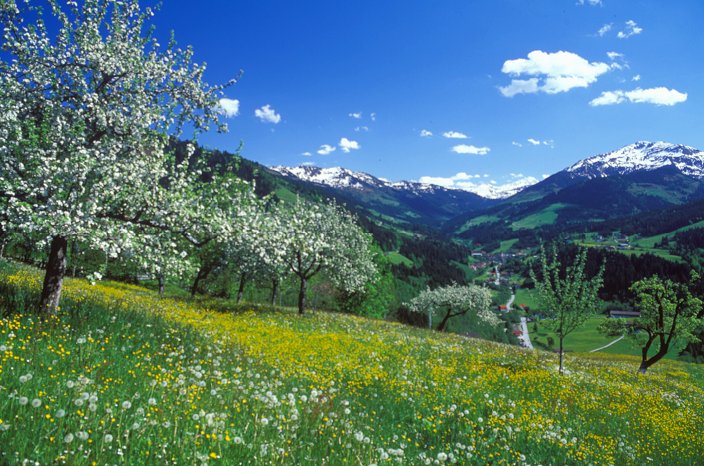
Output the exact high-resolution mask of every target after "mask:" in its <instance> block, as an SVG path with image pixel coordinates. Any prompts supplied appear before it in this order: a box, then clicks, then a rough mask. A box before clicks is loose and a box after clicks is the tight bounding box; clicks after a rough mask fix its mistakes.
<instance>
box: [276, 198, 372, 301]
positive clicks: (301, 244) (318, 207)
mask: <svg viewBox="0 0 704 466" xmlns="http://www.w3.org/2000/svg"><path fill="white" fill-rule="evenodd" d="M282 212H283V215H284V217H283V223H284V226H285V232H286V234H285V235H284V238H282V240H283V243H282V245H281V246H282V250H283V252H284V257H285V261H286V264H287V266H288V268H289V270H290V271H291V273H293V274H295V275H296V276H297V277H298V278H299V280H300V289H299V294H298V312H299V313H300V314H303V313H304V311H305V304H306V287H307V281H308V280H309V279H310V278H311V277H313V276H314V275H316V274H317V273H318V272H320V271H324V272H325V273H326V275H327V276H328V277H330V279H331V280H332V282H333V284H335V286H337V287H339V288H341V289H344V290H346V291H357V290H362V289H363V288H364V285H365V284H366V283H367V282H368V281H369V280H370V279H372V278H373V277H375V276H376V275H377V274H376V266H375V265H374V261H373V256H372V253H371V249H370V246H371V243H372V239H371V235H370V234H369V233H366V232H365V231H364V230H362V228H361V227H360V226H359V225H357V223H356V220H355V218H354V216H353V215H352V214H350V213H349V212H348V211H346V210H344V209H342V208H341V207H339V206H338V205H337V204H335V203H334V202H332V201H331V202H328V203H326V204H314V203H312V202H308V201H304V200H302V199H297V201H296V202H295V203H293V204H291V205H288V206H285V208H284V209H282Z"/></svg>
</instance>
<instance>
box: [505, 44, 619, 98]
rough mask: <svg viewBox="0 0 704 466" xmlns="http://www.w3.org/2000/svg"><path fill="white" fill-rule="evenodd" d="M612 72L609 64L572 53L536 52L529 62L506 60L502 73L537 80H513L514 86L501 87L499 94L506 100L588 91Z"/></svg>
mask: <svg viewBox="0 0 704 466" xmlns="http://www.w3.org/2000/svg"><path fill="white" fill-rule="evenodd" d="M610 69H611V67H610V66H609V65H608V64H606V63H602V62H589V61H588V60H585V59H584V58H582V57H580V56H579V55H577V54H576V53H572V52H565V51H562V50H561V51H559V52H555V53H549V52H543V51H542V50H533V51H532V52H530V53H529V54H528V58H527V59H526V58H517V59H515V60H506V61H505V62H504V64H503V66H502V67H501V72H502V73H505V74H508V75H509V76H512V77H516V78H519V77H521V76H523V75H527V76H535V77H533V78H530V79H512V80H511V84H509V85H508V86H505V87H500V88H499V91H500V92H501V93H502V94H503V95H504V96H506V97H512V96H514V95H516V94H531V93H535V92H545V93H546V94H557V93H559V92H567V91H569V90H570V89H573V88H575V87H588V86H589V85H590V84H592V83H594V82H596V80H597V78H598V77H599V76H600V75H602V74H604V73H606V72H607V71H609V70H610Z"/></svg>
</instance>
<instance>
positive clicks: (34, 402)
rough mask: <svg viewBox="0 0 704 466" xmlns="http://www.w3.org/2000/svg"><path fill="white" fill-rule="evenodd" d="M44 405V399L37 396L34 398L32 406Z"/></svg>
mask: <svg viewBox="0 0 704 466" xmlns="http://www.w3.org/2000/svg"><path fill="white" fill-rule="evenodd" d="M41 405H42V400H40V399H39V398H35V399H33V400H32V408H38V407H40V406H41Z"/></svg>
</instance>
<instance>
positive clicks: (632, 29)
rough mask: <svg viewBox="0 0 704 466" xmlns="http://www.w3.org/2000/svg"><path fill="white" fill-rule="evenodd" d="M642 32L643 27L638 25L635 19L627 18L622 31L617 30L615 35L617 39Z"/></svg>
mask: <svg viewBox="0 0 704 466" xmlns="http://www.w3.org/2000/svg"><path fill="white" fill-rule="evenodd" d="M641 32H643V28H642V27H639V26H638V25H637V24H636V22H635V21H633V20H632V19H629V20H628V21H626V27H625V29H624V30H623V31H618V34H616V37H618V38H619V39H628V38H629V37H632V36H636V35H638V34H640V33H641Z"/></svg>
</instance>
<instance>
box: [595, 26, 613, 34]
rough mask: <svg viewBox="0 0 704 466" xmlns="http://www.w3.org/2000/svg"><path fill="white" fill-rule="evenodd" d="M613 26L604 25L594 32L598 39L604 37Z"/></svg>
mask: <svg viewBox="0 0 704 466" xmlns="http://www.w3.org/2000/svg"><path fill="white" fill-rule="evenodd" d="M613 26H614V24H613V23H608V24H604V25H603V26H602V27H600V28H599V30H598V31H596V33H597V34H598V35H599V37H604V35H605V34H606V33H607V32H609V31H610V30H611V28H612V27H613Z"/></svg>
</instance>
